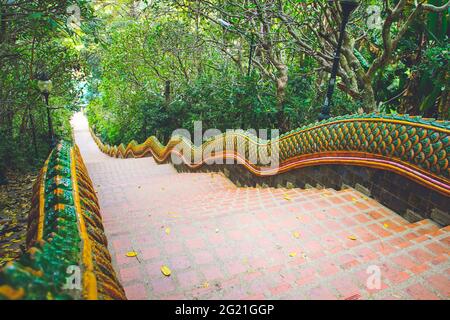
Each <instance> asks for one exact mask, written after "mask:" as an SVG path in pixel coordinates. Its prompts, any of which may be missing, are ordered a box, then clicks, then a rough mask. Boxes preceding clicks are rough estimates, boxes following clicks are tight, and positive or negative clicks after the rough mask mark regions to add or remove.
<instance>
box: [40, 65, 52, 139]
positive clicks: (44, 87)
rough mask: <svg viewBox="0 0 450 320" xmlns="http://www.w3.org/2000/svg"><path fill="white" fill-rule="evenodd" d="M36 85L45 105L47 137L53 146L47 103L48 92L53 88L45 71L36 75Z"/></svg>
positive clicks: (50, 117)
mask: <svg viewBox="0 0 450 320" xmlns="http://www.w3.org/2000/svg"><path fill="white" fill-rule="evenodd" d="M38 87H39V90H40V91H41V94H42V96H43V97H44V100H45V105H46V106H47V123H48V139H49V142H50V144H51V146H52V147H53V145H54V143H55V133H54V131H53V122H52V116H51V114H50V107H49V103H48V98H49V96H50V93H51V92H52V89H53V83H52V80H50V78H49V76H48V74H47V73H41V74H40V75H39V77H38Z"/></svg>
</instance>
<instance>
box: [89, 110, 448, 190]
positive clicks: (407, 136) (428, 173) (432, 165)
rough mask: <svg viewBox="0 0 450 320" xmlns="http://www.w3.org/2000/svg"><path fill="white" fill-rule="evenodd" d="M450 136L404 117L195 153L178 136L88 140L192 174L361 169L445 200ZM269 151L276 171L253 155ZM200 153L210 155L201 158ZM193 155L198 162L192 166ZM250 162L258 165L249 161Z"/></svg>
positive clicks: (335, 123)
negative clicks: (212, 169) (235, 167)
mask: <svg viewBox="0 0 450 320" xmlns="http://www.w3.org/2000/svg"><path fill="white" fill-rule="evenodd" d="M449 133H450V122H449V121H436V120H434V119H425V118H421V117H411V116H408V115H386V114H365V115H351V116H342V117H336V118H332V119H329V120H325V121H322V122H318V123H314V124H311V125H308V126H304V127H301V128H299V129H296V130H293V131H291V132H289V133H286V134H284V135H282V136H281V137H279V138H278V139H275V140H269V141H264V140H260V139H258V138H257V137H255V136H254V135H252V134H249V133H232V134H226V135H220V136H217V137H215V138H213V139H210V140H208V141H207V142H205V143H204V144H203V145H202V147H199V148H197V147H195V146H193V145H192V143H191V142H190V141H189V140H188V139H186V138H184V137H180V136H175V137H172V138H171V140H170V141H169V143H168V144H167V145H166V146H163V145H162V144H161V143H160V142H159V141H158V139H157V138H156V137H150V138H148V139H147V140H146V141H145V142H144V143H142V144H137V143H136V142H135V141H132V142H131V143H130V144H128V145H127V146H125V145H123V144H121V145H119V146H109V145H106V144H104V143H103V142H102V141H101V139H100V138H98V137H97V136H96V135H95V134H93V136H94V139H95V141H96V143H97V145H98V146H99V148H100V149H101V150H102V151H103V152H104V153H106V154H108V155H110V156H112V157H118V158H119V157H121V158H128V157H136V158H140V157H144V156H146V155H151V156H153V157H154V158H155V160H156V161H157V162H160V163H161V162H164V161H167V160H168V157H169V156H170V155H171V154H174V155H176V156H177V157H178V158H181V159H182V161H183V162H184V164H185V165H187V166H188V167H189V168H191V169H197V168H199V167H201V166H202V165H204V164H205V163H207V162H208V161H212V160H214V159H235V160H237V161H239V162H240V163H242V164H244V166H245V167H246V168H247V169H248V170H250V171H251V172H252V173H253V174H255V175H258V176H270V175H276V174H280V173H284V172H287V171H290V170H293V169H298V168H303V167H308V166H317V165H322V164H346V165H355V166H364V167H370V168H375V169H384V170H389V171H392V172H395V173H397V174H400V175H402V176H405V177H407V178H409V179H411V180H414V181H416V182H418V183H420V184H421V185H423V186H426V187H427V188H430V189H433V190H435V191H437V192H438V193H440V194H442V195H444V196H449V195H450V168H449V161H450V137H449ZM274 145H277V146H278V148H276V150H277V152H278V154H276V155H275V156H277V157H278V159H279V166H278V167H276V168H273V167H267V166H264V165H262V164H261V163H260V161H259V160H261V159H260V157H259V156H257V154H259V151H260V150H261V149H263V151H264V152H263V153H264V154H270V153H271V152H273V150H275V149H274V148H273V146H274ZM205 150H209V151H211V150H214V151H213V152H209V154H208V155H206V156H205V154H204V151H205ZM271 150H272V151H271ZM202 152H203V153H202ZM198 153H200V155H201V156H200V161H194V159H196V155H198ZM271 156H274V154H272V155H271ZM255 157H256V158H257V159H258V161H256V162H254V161H250V160H249V159H255ZM197 159H198V157H197Z"/></svg>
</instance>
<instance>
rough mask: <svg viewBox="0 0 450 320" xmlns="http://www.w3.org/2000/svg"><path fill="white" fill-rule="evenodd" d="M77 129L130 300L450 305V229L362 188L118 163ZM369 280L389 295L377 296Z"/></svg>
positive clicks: (149, 161)
mask: <svg viewBox="0 0 450 320" xmlns="http://www.w3.org/2000/svg"><path fill="white" fill-rule="evenodd" d="M73 127H74V131H75V140H76V143H77V144H78V146H79V148H80V151H81V154H82V156H83V158H84V161H85V163H86V166H87V168H88V171H89V174H90V176H91V178H92V181H93V183H94V187H95V188H96V190H97V192H98V197H99V202H100V206H101V211H102V216H103V221H104V226H105V231H106V235H107V237H108V239H109V249H110V251H111V253H112V256H113V264H114V266H115V268H116V271H117V272H118V274H119V276H120V279H121V281H122V284H123V286H124V287H125V291H126V294H127V296H128V298H129V299H177V298H178V299H448V298H449V296H450V260H449V253H450V250H449V248H450V233H449V231H450V227H446V228H439V227H438V226H437V225H435V224H434V223H433V222H432V221H430V220H422V221H419V222H416V223H409V222H408V221H406V220H404V219H403V218H401V217H400V216H399V215H397V214H396V213H394V212H392V211H391V210H389V209H387V208H385V207H383V206H382V205H380V204H379V203H377V202H376V201H375V200H373V199H370V198H367V197H366V196H364V195H363V194H361V193H359V192H357V191H356V190H353V189H346V190H341V191H336V190H330V189H322V190H319V189H307V190H302V189H280V188H238V187H236V186H235V185H234V184H233V183H231V182H230V181H229V180H228V179H227V178H226V177H225V176H223V175H222V174H217V173H213V174H210V173H177V172H176V170H175V169H174V168H173V167H172V165H170V164H164V165H158V164H156V163H155V161H154V160H153V158H143V159H125V160H124V159H115V158H110V157H108V156H106V155H104V154H103V153H101V152H100V151H99V150H98V148H97V145H96V144H95V142H94V141H93V139H92V137H91V135H90V132H89V128H88V125H87V120H86V119H85V117H84V116H83V115H82V114H77V115H76V116H75V117H74V119H73ZM129 252H136V253H137V257H128V256H127V253H129ZM162 265H167V266H168V267H169V268H170V269H171V270H172V275H171V276H170V277H165V276H164V275H163V274H162V273H161V271H160V268H161V266H162ZM374 268H375V269H374ZM378 268H379V269H378ZM368 270H369V271H371V272H373V270H380V272H381V284H380V287H378V288H373V287H371V288H368V286H367V281H368V278H369V277H370V275H371V274H373V273H367V271H368ZM370 279H372V278H370ZM370 279H369V283H372V284H373V282H370Z"/></svg>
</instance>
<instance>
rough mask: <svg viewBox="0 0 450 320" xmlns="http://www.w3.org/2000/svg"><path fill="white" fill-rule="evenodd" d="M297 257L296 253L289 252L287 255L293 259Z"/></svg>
mask: <svg viewBox="0 0 450 320" xmlns="http://www.w3.org/2000/svg"><path fill="white" fill-rule="evenodd" d="M296 256H297V252H291V253H289V257H291V258H295V257H296Z"/></svg>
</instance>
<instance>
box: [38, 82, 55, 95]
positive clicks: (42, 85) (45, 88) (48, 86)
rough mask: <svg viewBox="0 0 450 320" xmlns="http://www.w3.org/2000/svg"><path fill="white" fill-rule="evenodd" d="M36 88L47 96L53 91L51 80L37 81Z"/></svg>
mask: <svg viewBox="0 0 450 320" xmlns="http://www.w3.org/2000/svg"><path fill="white" fill-rule="evenodd" d="M38 87H39V90H40V91H41V92H42V94H49V93H50V92H52V89H53V83H52V80H38Z"/></svg>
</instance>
